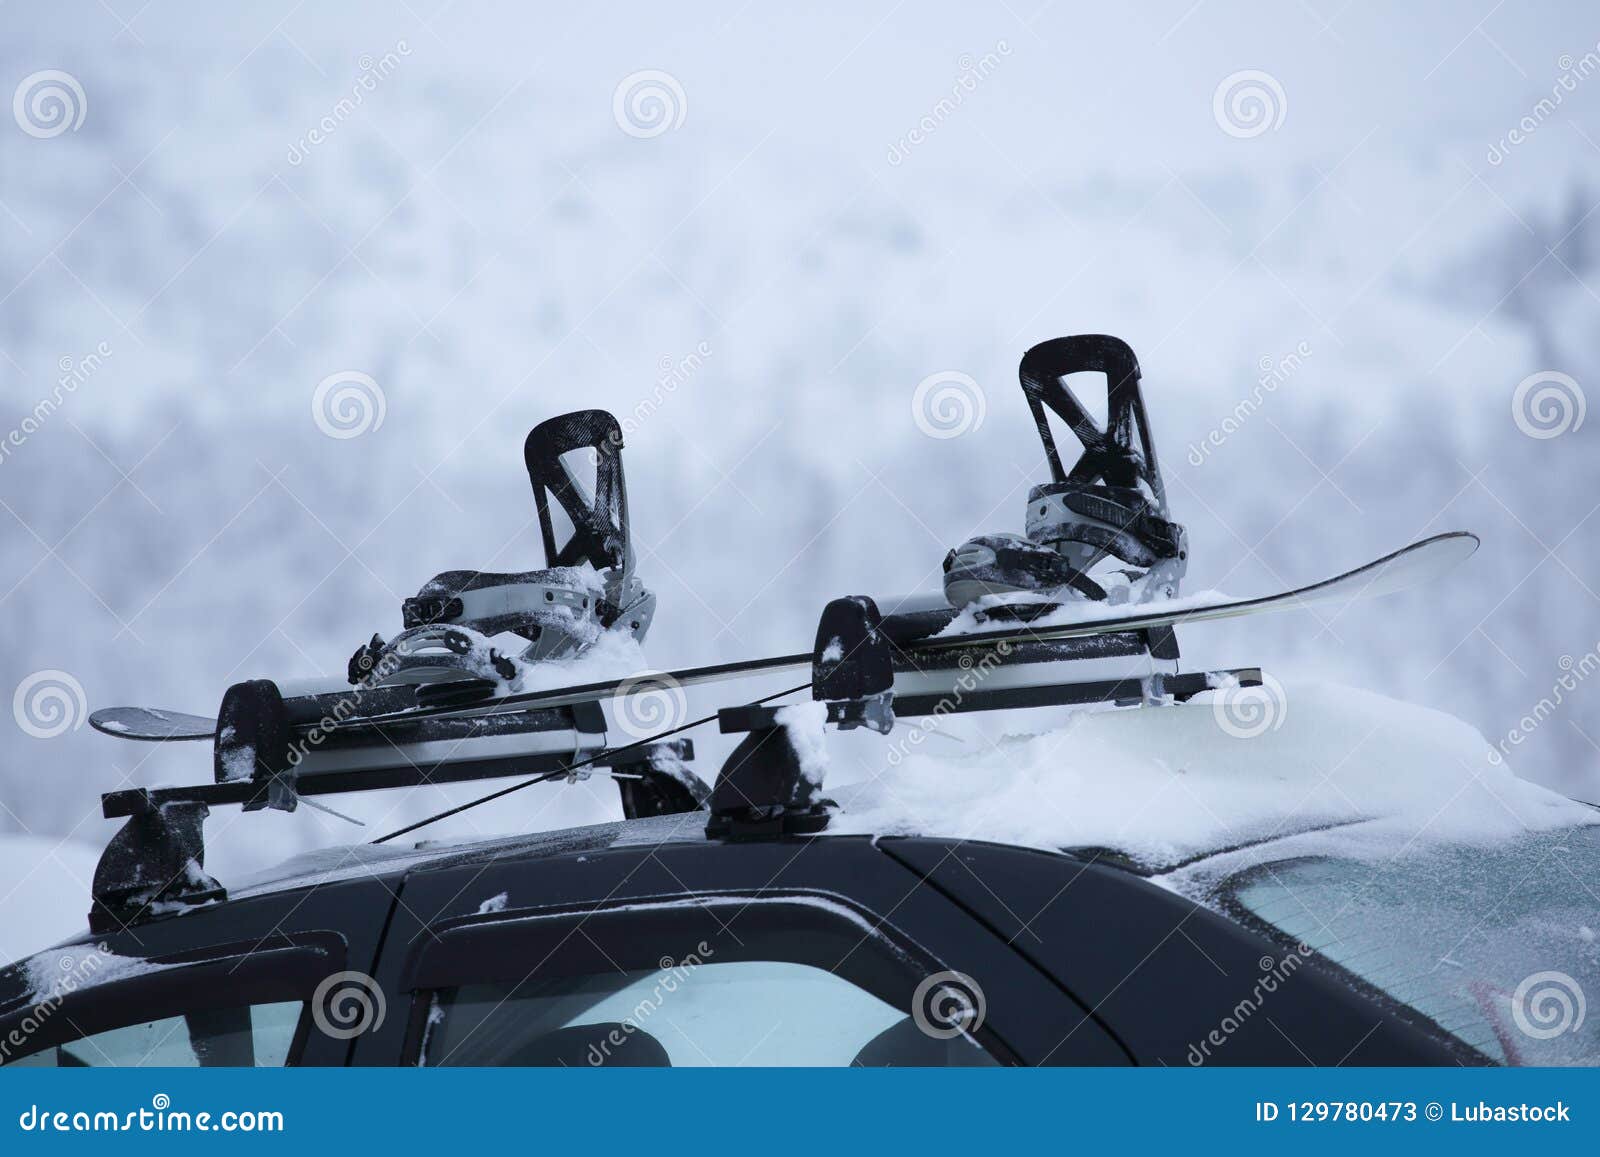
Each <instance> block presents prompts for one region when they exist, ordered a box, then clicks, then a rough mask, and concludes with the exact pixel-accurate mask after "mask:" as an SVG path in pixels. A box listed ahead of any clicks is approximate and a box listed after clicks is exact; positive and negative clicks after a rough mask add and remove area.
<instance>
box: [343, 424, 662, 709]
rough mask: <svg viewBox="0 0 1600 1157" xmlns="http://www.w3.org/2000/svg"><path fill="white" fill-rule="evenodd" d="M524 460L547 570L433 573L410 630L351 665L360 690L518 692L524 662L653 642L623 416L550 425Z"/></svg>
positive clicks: (413, 602) (412, 609)
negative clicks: (603, 643) (444, 685)
mask: <svg viewBox="0 0 1600 1157" xmlns="http://www.w3.org/2000/svg"><path fill="white" fill-rule="evenodd" d="M523 460H524V462H525V463H526V465H527V468H528V480H529V481H530V482H531V483H532V485H533V500H534V506H535V508H536V509H537V511H538V515H539V530H540V537H541V539H542V541H543V545H544V554H545V563H546V566H545V569H543V570H532V571H522V572H516V573H494V572H488V571H475V570H451V571H445V572H444V573H443V574H438V575H435V576H434V577H433V578H431V579H429V580H428V581H427V582H426V583H425V584H423V587H422V589H421V590H420V591H418V592H417V595H416V597H415V598H410V599H407V600H406V601H405V606H404V614H405V630H404V631H402V632H401V633H400V634H398V635H396V636H395V637H394V638H393V639H390V640H389V641H387V642H385V641H384V640H383V639H382V638H381V637H379V636H376V635H375V636H373V638H372V641H371V642H369V643H367V644H366V645H365V646H363V647H362V648H361V649H360V650H358V651H357V652H356V653H355V655H354V656H353V657H352V658H351V660H350V669H349V672H348V674H349V678H350V682H351V683H352V684H360V683H362V682H367V683H368V684H370V685H373V686H386V685H391V684H396V683H433V682H452V681H472V682H474V683H476V684H481V685H484V686H486V687H487V688H491V689H492V688H493V687H494V686H495V685H496V684H497V683H498V684H506V685H508V686H513V687H514V685H515V681H516V675H517V665H516V660H520V661H522V662H541V661H544V660H550V659H565V658H570V657H572V656H574V655H577V654H580V653H582V652H583V651H585V650H587V649H588V648H590V647H591V646H593V645H594V644H595V643H596V642H598V641H599V639H600V637H601V636H602V635H603V634H604V633H605V632H606V631H609V630H611V629H613V628H616V629H620V630H625V631H627V632H628V633H629V634H630V635H632V636H633V637H634V638H635V639H636V640H639V641H641V642H642V641H643V640H644V637H645V634H646V633H647V632H648V631H649V629H650V621H651V618H652V617H653V616H654V614H655V596H654V595H653V594H651V593H650V592H649V591H648V590H646V589H645V587H644V584H643V583H641V582H640V581H639V579H638V577H637V575H635V574H634V558H633V549H632V544H631V541H630V539H629V536H628V497H627V487H626V484H625V482H624V480H623V474H622V428H621V426H619V425H618V423H617V420H616V418H614V417H612V416H611V415H610V414H608V413H606V412H605V411H604V410H579V411H576V412H574V413H571V414H563V415H561V416H560V417H557V418H551V419H550V420H549V421H546V422H541V423H540V424H539V425H538V426H535V427H534V428H533V430H532V432H531V433H529V435H528V440H527V442H526V443H525V444H524V446H523ZM552 499H554V502H552V501H551V500H552ZM506 635H510V636H512V639H510V640H509V641H508V640H506V639H505V638H503V636H506Z"/></svg>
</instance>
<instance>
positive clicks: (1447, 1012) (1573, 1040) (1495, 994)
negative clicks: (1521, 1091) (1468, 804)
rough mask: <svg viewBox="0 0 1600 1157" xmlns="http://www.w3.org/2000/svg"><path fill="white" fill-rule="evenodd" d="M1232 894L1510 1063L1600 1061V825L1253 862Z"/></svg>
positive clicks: (1318, 952)
mask: <svg viewBox="0 0 1600 1157" xmlns="http://www.w3.org/2000/svg"><path fill="white" fill-rule="evenodd" d="M1230 887H1231V891H1230V897H1231V899H1232V901H1233V902H1234V903H1235V904H1236V905H1237V906H1238V907H1239V908H1241V909H1242V910H1243V911H1244V912H1245V913H1247V914H1248V915H1249V916H1253V917H1255V918H1257V919H1259V920H1262V921H1265V922H1266V923H1267V924H1269V925H1271V926H1272V927H1274V928H1276V929H1277V930H1279V931H1280V932H1281V933H1283V934H1284V935H1285V936H1286V937H1287V938H1288V939H1290V940H1291V941H1294V942H1297V943H1300V944H1304V945H1305V946H1307V947H1308V948H1310V949H1311V951H1312V954H1313V955H1314V956H1317V957H1321V958H1322V959H1324V960H1330V961H1332V962H1333V963H1334V964H1336V965H1339V966H1341V967H1343V968H1344V969H1346V970H1348V971H1349V972H1351V973H1353V974H1355V976H1357V977H1358V978H1360V979H1361V980H1363V981H1365V982H1367V983H1368V984H1371V985H1372V986H1374V987H1375V988H1377V989H1379V990H1380V991H1381V992H1383V993H1384V994H1386V995H1387V996H1389V997H1390V998H1392V999H1393V1000H1395V1001H1398V1002H1400V1003H1401V1004H1404V1005H1406V1006H1408V1007H1410V1008H1412V1009H1414V1010H1416V1011H1417V1012H1420V1013H1421V1014H1423V1015H1424V1016H1425V1017H1427V1018H1428V1019H1429V1020H1431V1021H1433V1022H1434V1023H1435V1024H1437V1025H1438V1026H1440V1027H1441V1028H1443V1029H1444V1030H1445V1031H1446V1032H1448V1033H1450V1034H1451V1035H1452V1036H1454V1037H1456V1038H1457V1039H1458V1040H1461V1041H1464V1042H1465V1043H1466V1044H1468V1045H1470V1046H1471V1047H1472V1048H1473V1049H1475V1050H1476V1051H1478V1052H1480V1053H1482V1054H1483V1055H1485V1056H1487V1057H1490V1058H1491V1059H1493V1060H1495V1061H1498V1062H1500V1063H1502V1064H1512V1065H1564V1064H1587V1065H1593V1064H1597V1063H1600V1016H1593V1015H1590V1012H1589V1009H1588V1002H1589V1001H1590V1000H1593V999H1595V997H1596V996H1597V995H1600V827H1588V828H1578V829H1569V830H1566V831H1556V832H1547V833H1539V834H1529V835H1528V836H1525V837H1523V838H1522V839H1521V840H1518V841H1517V842H1515V843H1513V844H1510V845H1501V846H1498V847H1490V848H1476V847H1444V848H1437V849H1432V850H1427V851H1418V852H1414V853H1412V854H1409V855H1407V856H1405V857H1402V858H1399V859H1392V860H1380V861H1374V862H1370V863H1368V862H1363V861H1359V860H1353V859H1348V860H1347V859H1307V860H1298V861H1290V862H1287V863H1276V864H1271V865H1268V866H1266V867H1264V868H1259V869H1255V870H1252V871H1250V872H1247V873H1245V874H1243V875H1242V876H1240V877H1238V878H1236V879H1235V880H1234V881H1233V882H1232V883H1231V886H1230Z"/></svg>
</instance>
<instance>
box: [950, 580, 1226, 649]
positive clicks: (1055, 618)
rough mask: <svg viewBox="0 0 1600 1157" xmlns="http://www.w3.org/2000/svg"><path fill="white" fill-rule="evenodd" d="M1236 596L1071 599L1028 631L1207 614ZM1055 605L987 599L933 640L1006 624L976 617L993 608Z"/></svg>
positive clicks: (964, 612)
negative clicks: (1132, 600) (1127, 600)
mask: <svg viewBox="0 0 1600 1157" xmlns="http://www.w3.org/2000/svg"><path fill="white" fill-rule="evenodd" d="M1235 598H1236V596H1234V595H1228V594H1224V593H1223V592H1221V591H1209V590H1208V591H1196V592H1195V593H1194V594H1190V595H1180V596H1179V597H1178V598H1175V599H1157V600H1155V601H1153V602H1150V603H1142V604H1136V605H1129V604H1127V603H1091V602H1088V601H1087V600H1081V599H1077V598H1074V599H1073V600H1072V601H1071V602H1068V603H1066V604H1064V605H1062V606H1060V607H1058V608H1056V609H1055V610H1053V611H1051V612H1050V613H1049V614H1047V615H1040V616H1039V617H1038V618H1036V619H1031V620H1029V623H1028V625H1029V626H1030V627H1040V628H1043V627H1060V626H1068V625H1071V624H1074V623H1098V622H1102V621H1104V620H1106V619H1123V618H1127V617H1128V616H1129V615H1134V614H1141V613H1146V612H1148V613H1149V614H1153V615H1154V614H1168V613H1174V612H1177V611H1199V610H1209V609H1210V608H1212V607H1216V606H1221V605H1224V604H1226V603H1230V602H1233V601H1235ZM1046 601H1051V602H1053V601H1055V600H1054V599H1053V598H1052V599H1046V598H1045V597H1043V596H1034V595H1016V596H1011V595H1008V596H1003V597H1002V596H995V595H990V596H986V597H985V598H981V599H979V600H978V601H977V602H974V603H969V604H968V605H967V606H966V607H964V608H963V609H962V610H961V612H960V613H959V614H957V615H956V616H955V618H953V619H951V620H950V621H949V622H948V623H947V624H945V626H944V628H943V629H942V630H941V631H940V632H939V633H938V635H936V636H935V638H941V639H944V638H950V637H951V636H954V635H970V634H972V633H973V632H975V631H994V630H998V629H1000V628H1002V627H1004V626H1005V625H1006V624H1005V623H1003V622H997V621H995V620H994V619H987V618H986V619H982V620H980V619H979V618H978V616H979V615H980V614H981V613H983V612H985V611H987V610H990V609H992V608H994V607H996V606H1000V605H1006V606H1016V605H1018V604H1021V603H1033V602H1046Z"/></svg>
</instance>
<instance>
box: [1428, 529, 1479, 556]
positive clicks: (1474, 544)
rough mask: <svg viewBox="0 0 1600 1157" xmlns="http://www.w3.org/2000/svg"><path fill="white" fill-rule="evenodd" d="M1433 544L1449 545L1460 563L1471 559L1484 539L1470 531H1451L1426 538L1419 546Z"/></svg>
mask: <svg viewBox="0 0 1600 1157" xmlns="http://www.w3.org/2000/svg"><path fill="white" fill-rule="evenodd" d="M1433 543H1449V544H1451V545H1452V546H1453V547H1454V549H1455V552H1456V555H1457V559H1458V561H1464V560H1466V559H1469V558H1471V557H1472V556H1473V555H1474V554H1476V553H1477V552H1478V548H1479V547H1480V546H1482V545H1483V539H1481V538H1479V537H1478V536H1477V535H1476V534H1474V533H1472V531H1470V530H1451V531H1446V532H1445V533H1444V534H1436V535H1434V536H1433V537H1432V538H1425V539H1423V540H1422V541H1421V542H1419V543H1417V544H1416V545H1417V546H1428V545H1431V544H1433ZM1413 549H1414V548H1413Z"/></svg>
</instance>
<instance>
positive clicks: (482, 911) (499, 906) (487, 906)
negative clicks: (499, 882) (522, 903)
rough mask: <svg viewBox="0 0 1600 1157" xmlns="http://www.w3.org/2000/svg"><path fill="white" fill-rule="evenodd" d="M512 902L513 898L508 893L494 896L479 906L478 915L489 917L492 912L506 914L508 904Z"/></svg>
mask: <svg viewBox="0 0 1600 1157" xmlns="http://www.w3.org/2000/svg"><path fill="white" fill-rule="evenodd" d="M510 900H511V896H510V894H509V893H507V892H500V893H498V894H496V895H494V896H490V897H489V898H488V899H487V900H485V901H484V902H483V903H481V904H479V905H478V915H480V916H487V915H489V913H491V912H504V911H505V910H506V904H507V903H509V902H510Z"/></svg>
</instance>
